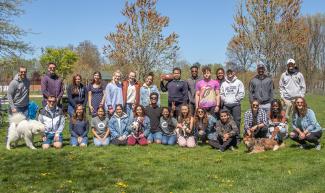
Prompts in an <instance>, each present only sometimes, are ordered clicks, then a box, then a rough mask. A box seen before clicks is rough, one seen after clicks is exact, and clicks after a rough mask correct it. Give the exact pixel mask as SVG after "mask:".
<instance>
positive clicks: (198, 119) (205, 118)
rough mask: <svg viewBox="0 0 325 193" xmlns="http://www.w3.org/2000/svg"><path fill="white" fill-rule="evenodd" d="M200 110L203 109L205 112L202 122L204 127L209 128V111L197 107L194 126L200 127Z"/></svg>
mask: <svg viewBox="0 0 325 193" xmlns="http://www.w3.org/2000/svg"><path fill="white" fill-rule="evenodd" d="M199 110H202V111H203V112H204V116H203V120H202V123H203V126H204V128H207V127H208V124H209V118H208V114H207V112H206V111H205V110H204V109H202V108H197V109H196V111H195V116H194V126H195V127H198V124H199V123H200V117H199V113H198V111H199Z"/></svg>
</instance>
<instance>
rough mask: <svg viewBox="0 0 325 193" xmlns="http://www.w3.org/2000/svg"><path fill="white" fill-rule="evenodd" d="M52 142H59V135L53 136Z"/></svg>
mask: <svg viewBox="0 0 325 193" xmlns="http://www.w3.org/2000/svg"><path fill="white" fill-rule="evenodd" d="M54 141H56V142H57V141H59V134H55V135H54Z"/></svg>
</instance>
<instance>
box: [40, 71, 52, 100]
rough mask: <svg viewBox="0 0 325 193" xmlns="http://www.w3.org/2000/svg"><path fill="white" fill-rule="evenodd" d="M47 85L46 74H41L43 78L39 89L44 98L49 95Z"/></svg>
mask: <svg viewBox="0 0 325 193" xmlns="http://www.w3.org/2000/svg"><path fill="white" fill-rule="evenodd" d="M47 86H48V82H47V78H46V76H43V78H42V79H41V90H42V94H43V96H45V98H47V97H49V95H50V93H49V91H48V90H47Z"/></svg>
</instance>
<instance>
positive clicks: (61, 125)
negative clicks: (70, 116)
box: [57, 114, 65, 133]
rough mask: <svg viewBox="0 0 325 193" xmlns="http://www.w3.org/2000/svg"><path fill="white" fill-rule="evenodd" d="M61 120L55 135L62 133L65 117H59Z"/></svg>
mask: <svg viewBox="0 0 325 193" xmlns="http://www.w3.org/2000/svg"><path fill="white" fill-rule="evenodd" d="M60 116H61V118H60V125H59V128H58V130H57V133H62V131H63V129H64V124H65V117H64V115H63V114H62V115H60Z"/></svg>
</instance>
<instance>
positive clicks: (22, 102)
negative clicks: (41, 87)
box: [7, 66, 30, 117]
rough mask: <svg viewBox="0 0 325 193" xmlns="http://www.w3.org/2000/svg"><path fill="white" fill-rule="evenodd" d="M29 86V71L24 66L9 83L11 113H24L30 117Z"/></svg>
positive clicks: (8, 95)
mask: <svg viewBox="0 0 325 193" xmlns="http://www.w3.org/2000/svg"><path fill="white" fill-rule="evenodd" d="M29 86H30V81H29V79H28V78H27V69H26V68H25V67H23V66H21V67H19V72H18V74H16V75H15V77H14V79H13V80H12V81H11V82H10V83H9V87H8V93H7V97H8V101H9V105H10V108H9V113H10V114H13V113H23V114H24V115H25V116H26V117H28V103H29Z"/></svg>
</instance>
